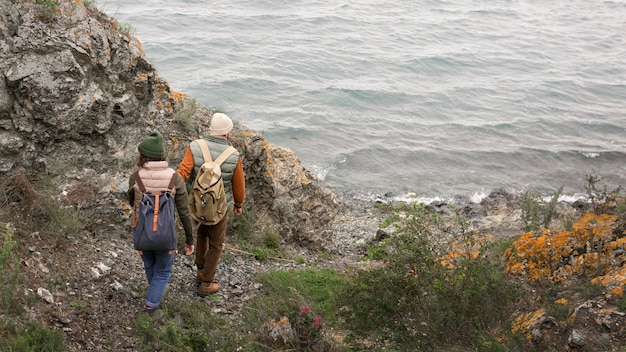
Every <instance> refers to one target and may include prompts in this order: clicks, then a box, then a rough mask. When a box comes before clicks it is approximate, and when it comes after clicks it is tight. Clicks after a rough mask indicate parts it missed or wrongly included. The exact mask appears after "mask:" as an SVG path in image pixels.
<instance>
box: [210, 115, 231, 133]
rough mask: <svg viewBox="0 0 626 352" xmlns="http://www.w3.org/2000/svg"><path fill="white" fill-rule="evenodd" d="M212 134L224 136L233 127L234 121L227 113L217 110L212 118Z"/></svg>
mask: <svg viewBox="0 0 626 352" xmlns="http://www.w3.org/2000/svg"><path fill="white" fill-rule="evenodd" d="M210 129H211V136H223V135H225V134H227V133H229V132H230V131H231V130H232V129H233V121H232V120H231V119H230V117H228V116H226V114H222V113H221V112H216V113H215V114H213V117H212V118H211V127H210Z"/></svg>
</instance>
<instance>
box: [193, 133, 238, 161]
mask: <svg viewBox="0 0 626 352" xmlns="http://www.w3.org/2000/svg"><path fill="white" fill-rule="evenodd" d="M196 143H198V145H199V146H200V150H201V151H202V157H203V158H204V162H207V161H213V157H212V156H211V151H210V150H209V144H208V143H207V142H206V140H204V139H203V138H200V139H198V140H196ZM236 151H237V149H235V147H233V146H232V145H229V146H228V148H226V150H224V152H222V154H220V156H218V157H217V159H215V162H216V163H218V164H219V165H222V163H224V161H226V159H228V157H229V156H231V155H232V154H233V153H234V152H236Z"/></svg>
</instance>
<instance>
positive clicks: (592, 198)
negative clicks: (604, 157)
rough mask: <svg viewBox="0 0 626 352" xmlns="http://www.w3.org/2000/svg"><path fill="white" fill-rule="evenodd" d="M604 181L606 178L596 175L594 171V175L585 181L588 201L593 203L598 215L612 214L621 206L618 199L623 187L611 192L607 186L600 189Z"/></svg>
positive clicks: (587, 177) (588, 176)
mask: <svg viewBox="0 0 626 352" xmlns="http://www.w3.org/2000/svg"><path fill="white" fill-rule="evenodd" d="M603 179H604V178H603V177H602V176H599V175H598V174H596V172H595V171H592V173H591V174H589V175H587V176H586V179H585V180H586V184H585V191H586V192H587V200H588V201H589V202H590V203H591V206H592V209H593V211H594V212H595V213H596V214H602V213H611V210H612V209H614V208H616V207H618V206H619V204H620V202H619V201H618V199H619V194H620V193H621V190H622V187H621V186H618V187H616V188H615V189H613V190H611V191H609V190H608V189H607V186H606V185H604V186H602V188H600V187H599V183H600V182H601V181H602V180H603ZM621 203H623V202H621Z"/></svg>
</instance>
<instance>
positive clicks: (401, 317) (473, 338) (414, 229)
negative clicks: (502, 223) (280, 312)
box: [336, 204, 518, 350]
mask: <svg viewBox="0 0 626 352" xmlns="http://www.w3.org/2000/svg"><path fill="white" fill-rule="evenodd" d="M386 211H388V212H389V214H391V215H390V216H389V217H388V218H387V219H386V220H385V222H384V223H383V224H382V225H381V227H389V226H392V227H393V229H394V231H392V232H391V233H392V235H391V236H390V237H388V238H387V239H385V241H384V242H385V243H384V245H385V246H386V248H387V249H386V251H385V253H384V254H383V255H382V259H383V260H384V263H385V265H383V266H379V267H376V268H374V269H370V270H357V271H355V272H354V273H353V274H352V275H351V277H350V280H348V281H347V282H346V283H344V285H342V286H341V287H340V288H339V291H338V292H337V294H336V304H337V306H338V309H337V310H338V311H339V315H340V316H341V318H343V321H345V323H346V326H347V328H348V329H350V331H351V332H352V333H353V334H354V339H355V340H359V339H369V340H375V341H377V342H378V343H379V344H381V345H385V346H387V347H391V348H397V349H400V350H403V349H404V348H407V347H408V346H410V347H411V348H412V349H414V350H433V349H434V348H435V347H437V348H443V347H446V346H448V347H454V346H471V345H473V344H479V345H480V344H481V343H482V342H480V341H486V340H485V337H486V336H487V337H489V336H490V335H489V334H488V331H490V329H493V328H494V327H499V326H501V325H502V324H506V321H507V319H508V318H509V315H510V313H511V309H513V308H514V306H513V303H514V302H515V300H516V297H517V294H518V288H517V286H516V285H514V284H513V283H511V282H510V281H509V280H508V278H507V276H506V275H505V273H504V271H503V269H502V268H501V267H500V264H499V261H493V262H492V261H489V260H485V259H482V258H484V257H486V255H485V253H484V251H485V249H484V248H483V247H482V246H480V240H479V239H477V238H476V236H474V235H473V233H472V232H471V231H470V230H469V224H468V222H467V221H466V220H465V219H463V218H461V217H459V216H458V214H457V215H456V216H453V217H451V218H450V219H445V220H444V219H443V218H442V217H441V216H439V215H437V214H434V213H429V212H428V211H427V210H426V208H425V207H424V205H423V204H407V205H399V206H391V207H389V208H388V209H386ZM492 248H495V247H492ZM379 254H380V253H379ZM487 257H488V256H487ZM372 317H375V319H372ZM481 339H483V340H481ZM488 340H489V341H490V342H489V343H490V344H497V342H496V340H495V338H493V337H489V338H488ZM500 347H501V346H500ZM500 347H497V348H500ZM497 348H496V347H493V348H490V349H489V350H497Z"/></svg>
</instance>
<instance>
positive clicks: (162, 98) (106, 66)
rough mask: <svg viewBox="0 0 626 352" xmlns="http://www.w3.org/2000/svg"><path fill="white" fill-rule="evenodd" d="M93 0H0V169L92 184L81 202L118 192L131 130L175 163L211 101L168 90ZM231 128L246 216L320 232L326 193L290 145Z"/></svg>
mask: <svg viewBox="0 0 626 352" xmlns="http://www.w3.org/2000/svg"><path fill="white" fill-rule="evenodd" d="M91 4H93V3H92V2H85V1H80V0H57V1H54V2H53V1H48V0H37V1H35V0H0V173H1V174H4V175H8V174H11V173H13V172H15V171H16V170H26V172H27V173H34V172H37V173H44V174H46V175H49V176H51V177H52V179H53V181H54V183H55V184H57V185H58V186H59V187H60V188H61V189H62V190H63V191H64V192H63V194H75V193H81V192H85V190H88V189H92V188H94V187H95V188H97V189H99V197H98V198H99V199H101V201H100V203H96V204H90V205H88V206H102V202H109V204H111V203H112V201H114V200H115V199H123V191H124V190H125V188H126V184H127V177H128V175H129V174H130V173H131V171H132V169H133V167H134V161H135V159H136V157H137V149H136V148H137V144H138V142H139V141H140V140H141V138H143V137H144V136H146V135H148V134H149V133H151V132H152V131H153V130H159V131H160V132H161V133H163V135H164V136H166V137H167V139H168V141H169V143H168V148H169V151H170V154H169V156H170V157H169V161H170V165H171V166H172V167H174V168H175V167H176V166H177V165H178V162H179V161H180V159H181V158H182V154H183V153H184V149H185V145H186V144H187V143H188V142H189V141H191V140H193V139H194V138H197V137H198V136H200V135H202V134H204V133H206V132H207V131H208V123H209V121H210V118H211V115H212V111H211V110H210V109H207V108H204V107H197V106H196V105H195V102H194V101H193V100H192V99H188V98H187V97H185V95H184V94H181V93H179V92H175V91H172V90H171V89H170V88H169V86H168V84H167V82H165V81H164V80H163V79H161V78H160V77H159V76H158V74H157V71H156V69H155V68H154V67H153V66H152V65H151V64H150V62H149V60H148V59H147V58H146V56H145V54H144V53H143V51H142V49H141V43H140V41H139V40H138V39H137V38H134V37H133V36H132V35H131V34H130V33H129V32H130V31H128V30H127V29H125V26H122V25H120V24H119V23H118V22H116V21H115V20H114V19H113V18H111V17H109V16H107V15H106V14H104V13H102V12H100V11H99V10H98V9H97V8H96V7H95V6H94V5H91ZM232 117H233V119H234V120H235V121H236V120H237V119H238V117H237V116H232ZM233 135H234V136H235V137H234V138H233V140H232V141H233V144H234V145H235V147H237V148H238V149H239V151H240V152H241V153H242V155H243V161H244V168H245V170H246V182H247V193H246V196H247V203H246V204H247V208H248V209H249V210H251V211H253V213H254V218H255V219H263V221H264V222H265V223H264V226H271V227H273V228H275V229H277V230H278V231H279V233H280V234H281V237H282V238H283V240H285V241H287V242H290V243H299V244H304V245H306V246H309V247H314V248H319V247H323V246H324V245H325V244H327V242H328V241H329V235H328V234H327V233H326V230H325V229H324V224H327V223H328V221H329V220H330V219H332V218H333V217H334V216H335V214H336V213H337V204H338V203H337V201H336V199H335V197H334V196H333V194H332V193H331V192H329V191H327V190H324V189H323V188H322V187H321V186H320V185H319V183H318V182H317V180H316V179H315V177H314V175H312V174H311V173H310V172H309V171H308V170H306V169H305V168H304V167H303V166H302V165H301V163H300V160H299V159H298V157H297V156H296V155H295V154H294V153H293V152H292V151H290V150H288V149H285V148H281V147H278V146H275V145H272V144H270V143H268V142H267V141H266V140H265V138H263V136H261V135H259V134H258V133H256V132H255V131H251V130H249V129H247V128H246V127H245V126H241V125H240V124H236V128H235V130H234V131H233ZM70 203H71V202H70ZM74 205H76V204H74ZM82 205H83V206H84V204H82ZM119 210H123V209H122V208H120V209H119ZM122 213H123V211H122ZM111 216H113V215H111Z"/></svg>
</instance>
